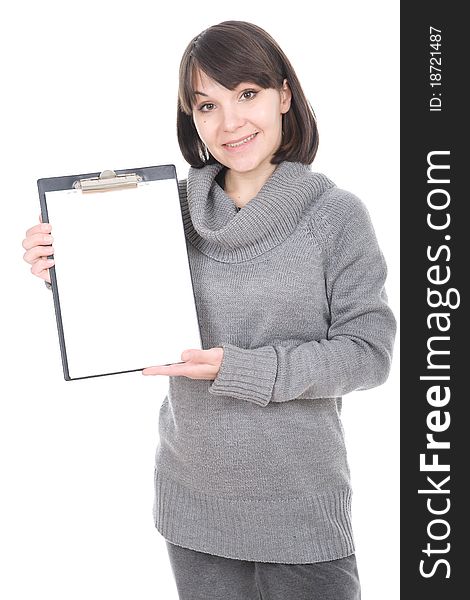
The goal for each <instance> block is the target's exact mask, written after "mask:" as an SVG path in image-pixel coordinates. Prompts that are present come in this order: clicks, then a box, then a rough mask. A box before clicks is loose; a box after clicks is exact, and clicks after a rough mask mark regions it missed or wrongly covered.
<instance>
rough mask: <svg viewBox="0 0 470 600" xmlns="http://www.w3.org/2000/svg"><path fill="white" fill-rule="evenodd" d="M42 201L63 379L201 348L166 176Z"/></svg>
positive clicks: (174, 197) (176, 357) (177, 357)
mask: <svg viewBox="0 0 470 600" xmlns="http://www.w3.org/2000/svg"><path fill="white" fill-rule="evenodd" d="M46 204H47V210H48V215H49V221H50V223H51V225H52V236H53V238H54V241H53V246H54V259H55V272H56V278H57V290H58V295H59V302H60V312H61V316H62V324H63V333H64V340H65V348H66V353H67V360H68V368H69V374H70V377H71V378H72V379H74V378H78V377H88V376H93V375H103V374H109V373H118V372H123V371H130V370H136V369H143V368H145V367H150V366H154V365H161V364H169V363H174V362H181V353H182V352H183V350H185V349H187V348H199V349H200V348H201V340H200V334H199V326H198V321H197V314H196V307H195V303H194V295H193V288H192V283H191V274H190V269H189V263H188V256H187V251H186V242H185V236H184V229H183V222H182V217H181V208H180V203H179V198H178V190H177V184H176V181H175V179H162V180H157V181H150V182H142V183H139V184H138V187H137V188H129V189H121V190H112V191H106V192H96V193H86V194H85V193H83V192H82V191H81V190H75V189H73V190H64V191H54V192H46Z"/></svg>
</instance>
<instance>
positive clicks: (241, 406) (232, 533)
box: [154, 162, 396, 563]
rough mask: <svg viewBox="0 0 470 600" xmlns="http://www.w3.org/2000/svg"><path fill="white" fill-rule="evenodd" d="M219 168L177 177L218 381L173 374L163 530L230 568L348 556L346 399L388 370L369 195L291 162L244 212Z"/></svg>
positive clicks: (162, 447)
mask: <svg viewBox="0 0 470 600" xmlns="http://www.w3.org/2000/svg"><path fill="white" fill-rule="evenodd" d="M221 169H222V166H221V165H220V164H216V165H209V166H206V167H204V168H202V169H194V168H191V169H190V171H189V175H188V179H187V181H186V180H185V181H181V182H180V200H181V208H182V214H183V222H184V229H185V234H186V242H187V244H186V245H187V250H188V256H189V264H190V268H191V275H192V279H193V287H194V296H195V301H196V308H197V315H198V320H199V326H200V331H201V339H202V343H203V348H204V349H208V348H213V347H215V346H221V347H223V349H224V358H223V362H222V365H221V368H220V370H219V373H218V376H217V378H216V379H215V380H214V381H209V380H194V379H189V378H187V377H170V379H169V390H168V394H167V395H166V397H165V398H164V400H163V403H162V405H161V408H160V413H159V438H160V439H159V444H158V447H157V453H156V466H155V505H154V517H155V526H156V527H157V529H158V531H159V532H160V533H161V534H162V535H163V536H164V537H165V538H166V539H168V540H169V541H170V542H173V543H175V544H178V545H180V546H184V547H186V548H192V549H194V550H199V551H201V552H208V553H210V554H216V555H219V556H225V557H229V558H236V559H242V560H251V561H263V562H281V563H310V562H318V561H326V560H333V559H336V558H340V557H344V556H348V555H350V554H352V553H353V552H354V541H353V534H352V528H351V488H350V473H349V466H348V462H347V455H346V448H345V444H344V432H343V427H342V424H341V418H340V414H341V396H343V395H344V394H347V393H348V392H352V391H354V390H361V389H362V390H363V389H368V388H372V387H374V386H378V385H381V384H382V383H384V381H385V380H386V379H387V376H388V373H389V370H390V363H391V359H392V350H393V344H394V339H395V332H396V322H395V318H394V316H393V314H392V311H391V310H390V308H389V306H388V304H387V295H386V292H385V289H384V282H385V279H386V274H387V267H386V264H385V261H384V257H383V255H382V252H381V250H380V248H379V246H378V244H377V240H376V236H375V233H374V229H373V226H372V224H371V220H370V217H369V213H368V211H367V209H366V208H365V205H364V204H363V203H362V202H361V200H359V199H358V198H357V197H356V196H354V195H353V194H351V193H349V192H347V191H344V190H342V189H339V188H338V187H336V186H335V184H334V183H333V182H332V181H330V180H329V179H328V178H327V177H325V176H324V175H322V174H320V173H315V172H312V170H311V168H310V167H309V166H306V165H303V164H301V163H296V162H283V163H281V164H280V165H279V166H278V167H277V168H276V170H275V171H274V173H273V174H272V175H271V177H270V178H269V180H268V181H267V182H266V183H265V185H264V186H263V188H262V189H261V190H260V192H259V193H258V195H257V196H256V197H255V198H253V199H252V200H250V202H249V203H248V204H247V205H246V206H245V207H243V208H242V209H241V210H240V211H239V212H237V210H236V207H235V205H234V203H233V201H232V200H231V199H230V198H229V197H228V196H227V195H226V194H225V192H224V190H223V189H222V188H221V187H220V185H219V184H218V183H217V181H215V177H216V176H217V174H218V173H219V171H220V170H221ZM182 350H183V349H182ZM378 401H379V398H378Z"/></svg>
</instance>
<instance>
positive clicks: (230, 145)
mask: <svg viewBox="0 0 470 600" xmlns="http://www.w3.org/2000/svg"><path fill="white" fill-rule="evenodd" d="M257 135H258V132H256V133H252V134H251V135H249V136H248V137H246V138H242V139H241V140H239V141H237V142H230V143H227V144H223V145H224V146H225V147H227V148H239V147H240V146H243V145H244V144H248V143H249V142H251V140H253V139H254V138H255V137H256V136H257Z"/></svg>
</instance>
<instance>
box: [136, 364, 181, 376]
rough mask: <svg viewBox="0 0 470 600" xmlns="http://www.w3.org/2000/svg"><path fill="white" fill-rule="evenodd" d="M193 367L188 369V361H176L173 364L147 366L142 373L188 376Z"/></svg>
mask: <svg viewBox="0 0 470 600" xmlns="http://www.w3.org/2000/svg"><path fill="white" fill-rule="evenodd" d="M190 371H191V369H190V368H189V369H188V365H187V363H174V364H172V365H158V366H156V367H147V368H146V369H143V370H142V375H169V376H172V377H173V376H186V377H187V376H188V373H190Z"/></svg>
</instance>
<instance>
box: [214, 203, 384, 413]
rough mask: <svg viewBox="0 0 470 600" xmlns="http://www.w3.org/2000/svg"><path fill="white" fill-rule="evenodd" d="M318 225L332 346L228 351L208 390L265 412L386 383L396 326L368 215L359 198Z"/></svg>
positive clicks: (314, 232)
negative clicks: (276, 404) (281, 404)
mask: <svg viewBox="0 0 470 600" xmlns="http://www.w3.org/2000/svg"><path fill="white" fill-rule="evenodd" d="M331 208H332V207H331V205H330V210H329V211H328V212H327V213H326V214H325V215H324V216H323V217H322V216H320V218H319V219H316V224H312V225H311V232H312V235H313V236H317V233H318V231H319V229H318V224H319V223H322V224H323V227H322V230H323V232H322V235H321V236H317V237H318V240H317V242H318V241H319V242H320V244H321V246H322V247H323V249H324V259H325V260H324V264H325V286H326V293H327V297H328V305H329V308H330V319H329V323H328V325H329V328H328V333H327V337H326V339H320V340H312V341H308V342H305V343H301V344H299V345H297V346H293V347H292V346H291V347H285V346H263V347H259V348H254V349H242V348H238V347H237V346H234V345H231V344H221V347H222V348H223V349H224V357H223V361H222V364H221V367H220V370H219V373H218V375H217V377H216V379H215V380H214V381H213V383H212V384H211V385H210V388H209V391H210V393H212V394H221V395H228V396H232V397H234V398H238V399H242V400H247V401H250V402H254V403H255V404H259V405H260V406H266V405H267V404H268V403H269V402H286V401H288V400H294V399H296V398H299V397H301V398H311V399H315V398H328V397H338V396H342V395H344V394H347V393H349V392H352V391H355V390H365V389H369V388H372V387H375V386H378V385H381V384H383V383H384V382H385V381H386V379H387V377H388V374H389V371H390V365H391V360H392V352H393V345H394V340H395V334H396V321H395V318H394V316H393V313H392V311H391V309H390V307H389V306H388V304H387V294H386V291H385V287H384V284H385V279H386V276H387V266H386V263H385V259H384V257H383V254H382V252H381V250H380V248H379V245H378V242H377V239H376V235H375V232H374V229H373V226H372V223H371V219H370V216H369V213H368V211H367V208H366V207H365V205H364V204H363V202H362V201H361V200H359V198H357V197H356V196H354V195H353V194H349V195H348V196H347V200H346V201H345V202H343V203H342V209H339V208H338V207H337V206H336V207H334V208H333V210H331Z"/></svg>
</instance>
